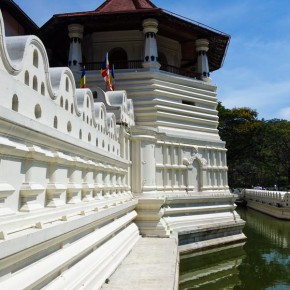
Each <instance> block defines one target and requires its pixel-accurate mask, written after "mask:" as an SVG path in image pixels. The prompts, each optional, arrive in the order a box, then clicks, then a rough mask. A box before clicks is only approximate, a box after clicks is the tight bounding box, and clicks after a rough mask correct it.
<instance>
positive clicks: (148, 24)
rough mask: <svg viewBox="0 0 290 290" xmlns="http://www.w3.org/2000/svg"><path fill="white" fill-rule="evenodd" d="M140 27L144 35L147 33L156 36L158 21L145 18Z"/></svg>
mask: <svg viewBox="0 0 290 290" xmlns="http://www.w3.org/2000/svg"><path fill="white" fill-rule="evenodd" d="M142 25H143V33H144V34H146V33H148V32H151V33H155V34H156V33H157V32H158V21H157V20H156V19H154V18H147V19H145V20H143V23H142Z"/></svg>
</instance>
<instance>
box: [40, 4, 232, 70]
mask: <svg viewBox="0 0 290 290" xmlns="http://www.w3.org/2000/svg"><path fill="white" fill-rule="evenodd" d="M146 18H155V19H157V20H158V22H159V25H158V35H161V36H164V37H167V38H170V39H173V40H175V41H178V42H179V43H180V44H181V47H182V63H183V64H184V67H185V66H188V67H189V66H192V64H193V63H194V62H196V57H194V52H195V40H196V39H198V38H206V39H208V40H209V52H208V58H209V67H210V71H214V70H217V69H219V68H220V67H221V66H222V64H223V61H224V58H225V55H226V51H227V47H228V44H229V41H230V36H229V35H227V34H225V33H223V32H220V31H218V30H215V29H213V28H211V27H208V26H206V25H204V24H202V23H199V22H196V21H193V20H190V19H188V18H184V17H182V16H180V15H177V14H174V13H172V12H169V11H166V10H164V9H161V8H158V7H156V6H155V5H154V4H153V3H152V2H151V1H149V0H107V1H105V2H104V3H103V4H102V5H100V6H99V7H98V8H97V9H96V10H93V11H86V12H76V13H66V14H56V15H54V16H53V17H52V18H51V19H50V20H49V21H48V22H47V23H46V24H44V25H43V26H42V27H41V29H40V37H41V39H42V41H43V42H44V43H45V44H46V45H50V46H52V44H53V43H56V44H57V46H56V47H55V48H53V47H51V48H52V49H55V50H59V53H60V54H63V58H64V53H63V52H62V51H61V50H60V47H61V49H62V50H64V49H68V43H69V40H68V30H67V27H68V25H69V24H72V23H79V24H82V25H84V33H85V34H90V33H94V32H102V31H126V30H127V31H128V30H140V31H142V29H143V27H142V21H143V20H144V19H146Z"/></svg>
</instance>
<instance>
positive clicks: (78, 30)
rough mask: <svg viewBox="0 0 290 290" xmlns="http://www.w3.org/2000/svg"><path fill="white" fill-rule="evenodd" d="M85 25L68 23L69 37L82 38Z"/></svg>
mask: <svg viewBox="0 0 290 290" xmlns="http://www.w3.org/2000/svg"><path fill="white" fill-rule="evenodd" d="M83 33H84V27H83V25H81V24H69V25H68V36H69V38H80V39H83Z"/></svg>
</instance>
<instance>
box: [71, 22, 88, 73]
mask: <svg viewBox="0 0 290 290" xmlns="http://www.w3.org/2000/svg"><path fill="white" fill-rule="evenodd" d="M68 31H69V33H68V36H69V38H70V47H69V59H68V66H69V68H70V69H71V70H73V71H76V70H80V63H81V62H82V39H83V32H84V27H83V26H82V25H80V24H70V25H69V26H68Z"/></svg>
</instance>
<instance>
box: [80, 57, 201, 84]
mask: <svg viewBox="0 0 290 290" xmlns="http://www.w3.org/2000/svg"><path fill="white" fill-rule="evenodd" d="M142 63H143V60H130V61H114V69H142V68H143V66H142ZM102 64H103V62H86V63H82V64H81V65H82V66H83V65H85V66H86V70H87V71H90V70H101V67H102ZM160 64H161V67H160V70H162V71H166V72H170V73H173V74H177V75H182V76H185V77H189V78H194V79H198V80H200V79H201V74H199V73H197V72H193V71H189V70H186V69H184V68H179V67H175V66H172V65H169V64H164V63H160Z"/></svg>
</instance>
